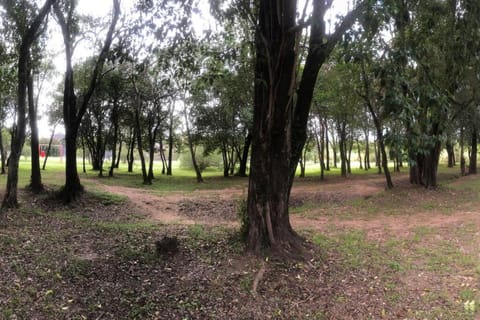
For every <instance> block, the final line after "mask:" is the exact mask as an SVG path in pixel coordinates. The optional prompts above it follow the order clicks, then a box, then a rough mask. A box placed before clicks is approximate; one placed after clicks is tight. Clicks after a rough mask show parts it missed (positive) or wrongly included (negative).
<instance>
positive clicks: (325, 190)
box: [102, 176, 480, 240]
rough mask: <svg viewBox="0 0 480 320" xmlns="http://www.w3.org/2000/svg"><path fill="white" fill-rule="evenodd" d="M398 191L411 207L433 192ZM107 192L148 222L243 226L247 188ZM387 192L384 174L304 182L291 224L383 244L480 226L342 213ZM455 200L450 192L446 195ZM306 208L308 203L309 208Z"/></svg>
mask: <svg viewBox="0 0 480 320" xmlns="http://www.w3.org/2000/svg"><path fill="white" fill-rule="evenodd" d="M395 182H396V185H397V187H396V189H397V190H410V192H409V194H408V197H409V201H412V203H418V202H423V201H425V199H426V198H427V199H428V196H429V193H430V194H432V193H433V191H429V190H425V189H423V188H422V187H418V188H414V189H413V191H412V186H411V185H409V184H408V183H407V177H406V176H402V177H400V178H397V179H396V181H395ZM102 188H104V190H105V191H107V192H110V193H114V194H118V195H122V196H125V197H127V198H128V199H129V200H130V201H131V203H132V204H133V205H134V206H135V207H137V208H138V210H139V212H142V213H143V214H144V215H145V216H146V217H148V219H152V220H154V221H159V222H161V223H165V224H172V223H174V224H186V225H194V224H205V225H209V226H233V227H236V226H239V223H238V217H237V213H236V203H237V202H238V201H239V200H240V199H241V198H242V197H245V190H242V189H240V188H229V189H222V190H200V191H195V192H171V193H168V194H164V195H161V196H158V195H155V193H151V192H147V191H145V190H141V189H136V188H128V187H122V186H107V185H102ZM384 191H385V183H384V178H383V176H369V177H368V178H367V179H349V180H348V182H346V181H342V180H341V179H336V180H333V181H332V182H325V183H320V184H319V183H308V182H306V183H303V182H301V181H300V182H297V183H296V184H295V185H294V188H293V190H292V196H291V201H290V202H291V206H292V207H293V208H295V207H301V206H303V205H305V204H306V203H307V204H311V205H312V207H311V208H308V209H307V210H308V216H305V215H298V214H292V215H291V223H292V225H293V227H294V228H295V229H307V230H313V231H320V232H325V231H328V230H331V229H337V230H338V229H343V228H348V229H356V230H361V231H364V232H366V234H367V236H368V238H370V239H372V240H379V239H383V238H386V237H387V236H388V237H391V236H395V237H408V236H410V235H411V234H412V230H413V229H417V228H419V227H435V228H442V227H448V226H451V225H455V224H460V223H462V222H464V221H469V222H470V223H474V224H476V225H477V226H479V228H480V215H479V214H478V212H477V211H466V210H462V209H461V208H456V209H457V210H456V212H455V214H454V215H446V214H445V213H444V212H441V211H438V210H434V211H432V210H428V208H427V209H425V210H423V211H418V210H416V211H415V212H414V213H412V214H402V215H392V214H388V213H383V212H375V215H374V218H372V217H368V216H362V215H360V216H358V215H357V216H352V217H349V218H347V219H345V215H344V214H342V213H344V212H342V211H345V210H348V205H347V204H346V203H348V202H352V201H355V200H356V199H363V200H365V199H369V198H371V197H373V196H375V195H377V194H379V193H382V192H384ZM451 196H453V197H455V194H449V195H448V196H447V199H446V200H445V201H448V197H451ZM330 203H334V204H336V206H337V208H336V213H337V214H335V215H325V214H324V212H322V210H321V209H318V208H317V209H316V208H315V207H314V206H315V205H318V204H322V205H328V204H330ZM307 206H308V205H307Z"/></svg>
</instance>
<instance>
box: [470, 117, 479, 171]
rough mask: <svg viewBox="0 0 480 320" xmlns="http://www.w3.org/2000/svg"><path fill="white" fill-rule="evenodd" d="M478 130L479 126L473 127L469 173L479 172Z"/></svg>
mask: <svg viewBox="0 0 480 320" xmlns="http://www.w3.org/2000/svg"><path fill="white" fill-rule="evenodd" d="M477 139H478V132H477V128H476V127H475V126H474V127H473V129H472V136H471V140H470V141H471V144H470V145H471V152H470V158H469V160H470V161H469V163H468V174H477V146H478V140H477Z"/></svg>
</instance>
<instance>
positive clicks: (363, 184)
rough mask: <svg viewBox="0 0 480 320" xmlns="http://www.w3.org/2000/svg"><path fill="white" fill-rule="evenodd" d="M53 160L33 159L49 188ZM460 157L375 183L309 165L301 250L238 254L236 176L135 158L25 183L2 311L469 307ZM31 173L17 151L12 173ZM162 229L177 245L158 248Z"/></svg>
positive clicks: (467, 310) (478, 298)
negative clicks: (67, 197) (166, 250)
mask: <svg viewBox="0 0 480 320" xmlns="http://www.w3.org/2000/svg"><path fill="white" fill-rule="evenodd" d="M61 169H62V165H61V164H60V163H58V164H55V163H54V162H52V163H51V164H50V165H48V166H47V170H46V171H42V173H43V174H44V175H43V178H44V182H45V183H46V185H47V186H48V188H49V190H55V189H57V188H58V187H59V185H60V184H61V183H62V182H63V172H62V170H61ZM458 171H459V169H458V168H455V169H447V168H442V169H441V173H440V176H439V177H440V181H441V186H440V187H439V188H438V190H435V191H431V190H425V189H423V188H420V187H416V186H411V185H410V184H408V181H407V176H406V175H405V174H404V173H403V174H402V173H401V174H396V175H394V183H395V185H396V188H395V189H394V190H392V191H385V190H384V183H383V182H384V181H383V176H379V175H377V174H375V173H374V172H375V170H374V169H372V170H370V173H364V172H361V173H362V174H360V171H359V172H356V173H355V174H354V175H352V176H351V177H350V178H348V179H341V178H339V177H338V172H333V173H329V174H328V175H327V178H326V180H325V181H320V180H318V179H317V177H316V176H317V175H318V174H317V173H316V172H315V171H314V169H312V171H309V172H307V178H304V179H297V181H296V183H295V185H294V190H293V192H292V198H291V221H292V224H293V226H294V227H295V229H296V230H298V231H299V232H300V233H301V234H302V235H303V236H304V237H305V238H306V239H307V241H308V242H309V243H310V246H309V247H310V248H311V254H312V259H309V260H307V261H302V262H286V261H279V260H278V259H273V258H271V257H268V253H266V256H263V257H255V256H251V255H246V254H245V251H244V249H243V245H242V242H241V241H240V238H239V233H238V230H239V226H240V224H239V220H238V217H237V213H236V212H237V207H238V204H239V201H241V199H242V198H244V197H245V194H246V188H247V179H245V178H228V179H224V178H222V177H220V173H219V172H216V171H211V172H207V173H206V183H205V184H202V185H198V184H197V183H195V181H194V176H193V174H192V173H190V172H186V171H182V170H178V169H177V171H174V175H175V176H173V177H163V176H160V175H159V176H158V177H157V179H156V180H155V181H154V184H153V185H152V186H143V185H142V184H141V177H140V176H138V170H137V174H128V173H126V172H123V171H120V172H119V173H118V174H117V175H116V177H115V178H111V179H109V178H98V177H97V176H96V173H95V172H91V171H89V172H88V173H87V174H81V179H82V182H83V183H84V185H85V187H86V189H87V193H86V194H85V195H84V197H83V198H82V199H81V200H80V201H79V202H78V203H77V204H75V205H72V206H68V207H67V206H63V205H62V204H60V203H57V202H55V201H54V200H52V199H51V196H50V195H48V194H47V195H38V196H36V195H31V194H27V193H25V192H24V191H22V194H21V200H22V207H21V208H20V209H19V210H12V211H8V212H4V213H3V214H2V215H1V216H0V272H1V273H2V275H1V277H0V288H1V290H0V319H93V320H97V319H452V320H453V319H477V318H478V316H479V315H480V313H479V312H478V310H479V308H480V292H479V290H480V246H479V243H480V209H479V208H480V180H479V179H478V177H476V176H467V177H459V176H458ZM28 176H29V172H28V165H27V164H22V171H21V180H20V186H23V185H26V184H27V182H28ZM4 185H5V177H0V186H1V188H0V192H1V193H3V191H4V187H3V186H4ZM164 236H169V237H172V236H176V237H178V240H179V251H178V253H176V254H172V255H170V254H163V253H161V252H160V253H158V252H157V250H156V246H155V242H156V241H158V240H161V239H162V238H163V237H164ZM262 273H263V276H259V275H261V274H262Z"/></svg>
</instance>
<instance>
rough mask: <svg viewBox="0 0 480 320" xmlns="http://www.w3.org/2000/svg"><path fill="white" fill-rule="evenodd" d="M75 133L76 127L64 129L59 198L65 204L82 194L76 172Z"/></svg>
mask: <svg viewBox="0 0 480 320" xmlns="http://www.w3.org/2000/svg"><path fill="white" fill-rule="evenodd" d="M77 132H78V127H75V126H73V127H72V126H69V127H68V128H67V127H65V174H66V176H65V185H64V186H63V188H62V189H61V192H60V196H61V198H62V199H63V201H64V202H65V203H70V202H72V201H75V200H76V199H77V197H78V196H79V195H80V194H81V193H82V192H83V190H84V189H83V186H82V184H81V183H80V178H79V176H78V171H77Z"/></svg>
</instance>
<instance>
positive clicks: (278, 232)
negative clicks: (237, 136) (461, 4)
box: [247, 0, 355, 255]
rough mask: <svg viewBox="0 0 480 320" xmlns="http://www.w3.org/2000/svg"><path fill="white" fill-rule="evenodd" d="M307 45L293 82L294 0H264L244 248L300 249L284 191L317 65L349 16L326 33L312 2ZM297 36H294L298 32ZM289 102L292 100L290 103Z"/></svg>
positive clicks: (320, 7) (320, 6)
mask: <svg viewBox="0 0 480 320" xmlns="http://www.w3.org/2000/svg"><path fill="white" fill-rule="evenodd" d="M313 4H314V10H313V17H314V18H313V21H312V25H311V36H310V43H309V51H308V54H307V57H306V60H305V65H304V68H303V73H302V79H301V81H300V83H299V86H298V88H299V89H298V94H297V95H296V99H295V98H294V97H295V87H296V84H297V79H296V75H297V72H296V71H297V70H296V66H297V62H298V61H297V57H298V52H296V48H297V43H298V42H297V41H299V39H300V35H301V32H298V33H297V32H294V31H293V30H295V29H296V28H297V27H296V25H295V20H296V1H292V0H278V1H271V0H263V1H260V3H259V25H258V26H257V34H256V39H255V45H256V64H255V77H256V81H255V109H254V119H253V132H252V134H253V141H252V157H251V166H250V168H251V171H250V180H249V189H248V201H247V214H248V221H249V225H248V235H247V242H248V248H249V249H250V250H252V251H255V252H259V251H260V249H261V247H262V244H267V245H268V246H270V247H271V248H272V249H274V250H279V251H280V252H282V253H287V254H289V255H295V254H301V253H302V243H303V242H302V241H303V239H302V238H301V237H300V236H299V235H298V234H297V233H296V232H295V231H294V230H293V228H292V226H291V224H290V219H289V210H288V204H289V197H290V191H291V187H292V183H293V179H294V176H295V171H296V168H297V164H298V161H299V159H300V157H301V154H302V149H303V147H304V145H305V141H306V138H307V122H308V115H309V112H310V105H311V101H312V97H313V90H314V86H315V82H316V79H317V76H318V72H319V70H320V67H321V65H322V64H323V63H324V61H325V60H326V59H327V58H328V56H329V54H330V53H331V51H332V50H333V47H334V45H335V43H336V42H338V41H339V39H340V38H341V35H342V34H343V33H344V32H345V30H346V28H347V27H348V26H350V25H351V24H353V21H354V20H355V19H354V16H352V15H351V14H349V15H348V17H347V18H345V20H344V22H343V23H342V24H341V26H340V27H338V28H337V30H336V31H335V33H334V34H333V35H330V36H327V35H326V34H325V29H324V22H323V17H324V14H325V12H326V9H327V7H326V6H325V2H324V1H320V0H315V1H314V2H313ZM297 37H298V38H297ZM294 103H296V104H295V105H294Z"/></svg>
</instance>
